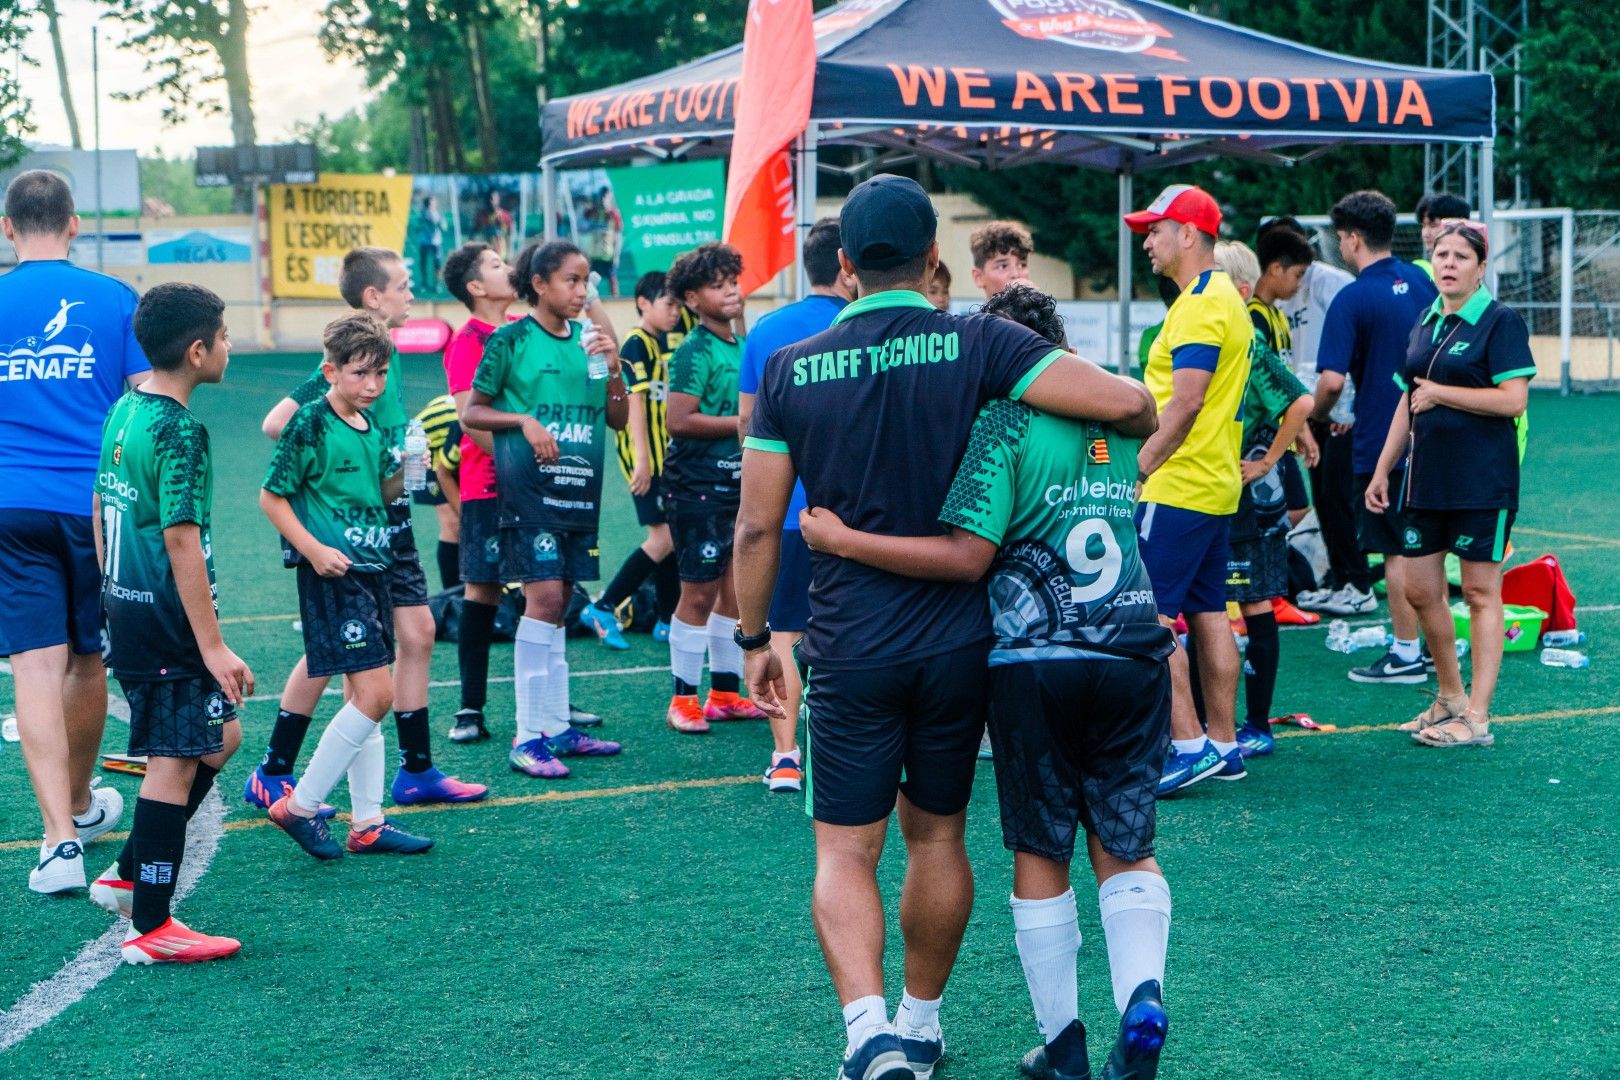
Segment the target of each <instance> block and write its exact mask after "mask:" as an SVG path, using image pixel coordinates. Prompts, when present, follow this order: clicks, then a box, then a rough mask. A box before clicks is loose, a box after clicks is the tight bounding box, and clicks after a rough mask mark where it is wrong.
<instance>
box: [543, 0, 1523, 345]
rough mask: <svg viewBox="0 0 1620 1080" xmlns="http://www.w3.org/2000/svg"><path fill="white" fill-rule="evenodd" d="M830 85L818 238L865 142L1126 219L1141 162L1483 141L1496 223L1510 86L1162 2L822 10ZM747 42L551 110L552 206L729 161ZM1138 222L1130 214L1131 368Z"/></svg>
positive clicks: (809, 214) (805, 218) (1126, 239)
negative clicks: (617, 177)
mask: <svg viewBox="0 0 1620 1080" xmlns="http://www.w3.org/2000/svg"><path fill="white" fill-rule="evenodd" d="M815 31H816V71H815V92H814V98H813V101H812V105H811V111H810V126H809V129H808V130H807V131H806V133H805V136H804V138H803V139H802V140H801V147H800V151H801V154H802V157H801V167H800V169H799V178H800V180H799V183H798V204H799V219H800V231H801V235H802V232H803V231H804V230H807V229H808V228H809V226H810V224H811V223H812V222H813V220H814V216H815V187H816V166H817V160H816V155H817V152H818V149H819V147H821V146H827V145H838V146H851V145H853V146H864V147H869V148H873V149H875V150H876V151H877V152H878V156H877V158H876V161H875V164H876V165H877V166H879V167H881V166H883V165H885V164H891V163H894V162H896V161H899V160H904V159H907V158H911V157H915V156H919V155H921V156H926V157H929V158H933V159H936V160H939V161H943V162H949V163H953V164H959V165H966V166H971V167H981V168H1009V167H1012V166H1015V165H1024V164H1029V163H1033V162H1053V163H1062V164H1070V165H1075V166H1078V167H1083V168H1096V169H1109V170H1112V171H1114V172H1115V173H1117V174H1118V176H1119V180H1120V208H1121V213H1122V214H1123V213H1124V212H1125V211H1127V210H1129V209H1132V207H1131V201H1132V177H1133V175H1134V174H1135V173H1138V172H1145V171H1148V170H1152V169H1164V168H1170V167H1173V166H1176V165H1183V164H1186V163H1188V162H1193V161H1200V160H1204V159H1207V158H1211V157H1216V156H1229V157H1239V158H1248V159H1252V160H1260V161H1267V162H1272V163H1275V164H1278V165H1292V164H1295V163H1296V162H1299V161H1303V160H1306V159H1308V158H1310V157H1311V156H1313V155H1315V154H1318V153H1321V152H1322V150H1323V149H1325V148H1330V147H1334V146H1340V145H1343V144H1346V143H1353V142H1364V143H1426V142H1477V143H1480V144H1481V168H1480V170H1479V175H1480V189H1481V190H1480V191H1479V192H1478V196H1479V197H1478V202H1477V205H1478V206H1479V207H1480V208H1481V212H1482V214H1483V215H1484V216H1485V217H1486V218H1487V219H1488V217H1489V214H1490V208H1491V205H1492V201H1493V196H1492V192H1491V175H1492V161H1491V148H1492V145H1493V140H1494V133H1495V86H1494V83H1493V81H1492V79H1491V77H1490V75H1488V74H1484V73H1476V72H1451V71H1436V70H1433V69H1429V68H1410V67H1401V66H1398V65H1393V64H1382V63H1376V62H1373V61H1369V60H1360V59H1356V58H1353V57H1346V56H1339V55H1336V54H1333V53H1329V52H1324V51H1322V50H1319V49H1312V48H1307V47H1306V46H1303V45H1298V44H1295V43H1292V42H1288V41H1283V40H1281V39H1279V38H1275V37H1271V36H1269V35H1266V34H1261V33H1257V32H1255V31H1253V30H1245V29H1243V28H1241V27H1236V26H1232V25H1230V24H1227V23H1223V22H1220V21H1218V20H1215V19H1211V18H1207V17H1205V16H1201V15H1195V14H1193V13H1191V12H1187V11H1184V10H1181V9H1180V8H1176V7H1172V6H1170V5H1169V4H1165V3H1159V2H1157V0H1131V2H1129V3H1126V2H1117V0H845V2H844V3H841V4H839V5H838V6H836V7H832V8H829V9H827V10H826V11H823V12H822V13H821V14H819V15H818V16H816V18H815ZM741 71H742V46H741V45H738V46H735V47H733V48H731V49H727V50H724V51H722V52H718V53H715V54H713V55H711V56H708V57H705V58H703V59H701V60H697V61H694V62H692V63H690V64H686V65H684V66H681V67H678V68H674V69H672V70H669V71H665V72H661V73H659V74H657V75H652V76H648V77H646V78H643V79H638V80H636V81H634V82H629V83H625V84H623V85H621V86H616V87H612V88H609V89H605V90H600V91H595V92H592V93H589V94H580V95H577V96H574V97H569V98H561V99H558V100H556V101H552V102H549V103H547V104H546V106H545V109H544V112H543V114H542V117H541V127H542V147H543V152H542V157H541V167H542V170H543V171H544V172H545V173H546V174H547V182H546V184H545V193H546V200H547V208H546V209H547V212H546V220H547V227H548V229H550V228H552V227H553V225H552V223H553V221H554V217H553V214H552V207H553V206H554V200H555V170H556V169H557V168H559V167H564V166H576V165H577V166H584V165H590V164H606V163H611V162H623V161H627V160H632V159H635V158H638V157H647V156H650V157H652V158H655V159H660V160H678V159H682V158H692V157H704V156H716V155H722V154H724V153H726V151H727V149H728V147H729V145H730V137H731V131H732V123H733V117H734V113H735V107H736V96H737V93H738V87H739V78H740V75H741ZM1130 243H1131V240H1130V234H1129V233H1128V232H1126V231H1125V229H1124V226H1123V225H1121V227H1120V239H1119V255H1120V298H1121V316H1122V318H1121V327H1120V337H1119V341H1120V355H1119V356H1118V357H1116V359H1118V360H1119V361H1120V362H1122V363H1123V362H1125V361H1126V358H1125V356H1124V352H1125V344H1126V342H1127V341H1128V332H1129V320H1128V318H1126V317H1124V316H1125V312H1126V311H1127V310H1128V304H1129V296H1130Z"/></svg>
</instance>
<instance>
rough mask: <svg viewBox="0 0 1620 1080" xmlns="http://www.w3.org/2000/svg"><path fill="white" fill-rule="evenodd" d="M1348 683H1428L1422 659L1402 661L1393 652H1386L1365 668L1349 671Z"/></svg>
mask: <svg viewBox="0 0 1620 1080" xmlns="http://www.w3.org/2000/svg"><path fill="white" fill-rule="evenodd" d="M1350 681H1351V682H1359V683H1391V684H1399V683H1425V682H1428V681H1429V676H1428V674H1427V673H1426V672H1425V671H1424V668H1423V658H1422V657H1419V658H1418V659H1416V660H1402V659H1400V658H1399V657H1397V656H1396V655H1395V654H1394V653H1393V652H1386V653H1385V654H1384V655H1383V656H1380V657H1379V658H1378V659H1377V660H1374V661H1373V662H1372V663H1371V664H1368V665H1367V666H1366V667H1358V668H1351V669H1350Z"/></svg>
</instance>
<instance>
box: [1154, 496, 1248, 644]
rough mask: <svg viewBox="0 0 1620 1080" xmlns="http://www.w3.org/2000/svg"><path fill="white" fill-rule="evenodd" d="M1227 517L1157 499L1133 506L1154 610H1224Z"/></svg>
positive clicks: (1177, 612) (1163, 612)
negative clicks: (1150, 585) (1151, 590)
mask: <svg viewBox="0 0 1620 1080" xmlns="http://www.w3.org/2000/svg"><path fill="white" fill-rule="evenodd" d="M1231 520H1232V519H1231V516H1230V515H1227V516H1217V515H1215V514H1201V513H1199V512H1198V511H1197V510H1183V509H1181V508H1180V507H1178V506H1165V505H1164V504H1162V503H1142V504H1140V505H1139V506H1137V508H1136V537H1137V546H1138V548H1139V550H1140V551H1141V553H1142V564H1143V565H1144V566H1146V567H1147V572H1148V579H1149V580H1150V581H1152V582H1153V599H1154V601H1155V602H1156V603H1157V604H1158V607H1159V614H1160V615H1163V616H1164V617H1165V618H1168V619H1173V618H1175V617H1176V616H1177V615H1181V614H1187V615H1197V614H1199V613H1200V612H1205V611H1225V610H1226V563H1227V558H1228V555H1229V547H1230V541H1229V540H1228V534H1229V532H1230V528H1229V526H1230V523H1231Z"/></svg>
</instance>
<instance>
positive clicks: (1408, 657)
mask: <svg viewBox="0 0 1620 1080" xmlns="http://www.w3.org/2000/svg"><path fill="white" fill-rule="evenodd" d="M1389 651H1390V652H1392V653H1394V654H1395V659H1397V660H1399V661H1400V662H1401V663H1403V664H1413V663H1416V662H1417V660H1418V658H1419V657H1421V656H1422V655H1423V650H1421V649H1419V648H1418V639H1417V638H1413V639H1412V640H1411V641H1402V640H1401V639H1400V638H1396V639H1395V641H1394V643H1393V644H1391V645H1390V647H1389Z"/></svg>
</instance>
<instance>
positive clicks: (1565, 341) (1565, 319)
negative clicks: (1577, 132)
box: [1558, 209, 1575, 397]
mask: <svg viewBox="0 0 1620 1080" xmlns="http://www.w3.org/2000/svg"><path fill="white" fill-rule="evenodd" d="M1562 217H1563V220H1562V221H1561V222H1560V223H1559V232H1560V233H1561V234H1562V235H1561V236H1560V237H1559V240H1560V243H1559V245H1558V247H1559V251H1558V392H1559V393H1560V394H1561V395H1563V396H1564V397H1568V396H1569V388H1570V382H1569V380H1570V373H1569V369H1570V340H1569V339H1570V334H1571V333H1573V325H1572V324H1573V322H1574V319H1575V211H1573V210H1568V209H1566V210H1565V211H1564V213H1563V215H1562Z"/></svg>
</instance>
